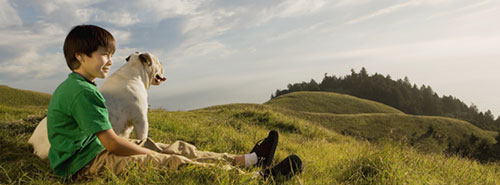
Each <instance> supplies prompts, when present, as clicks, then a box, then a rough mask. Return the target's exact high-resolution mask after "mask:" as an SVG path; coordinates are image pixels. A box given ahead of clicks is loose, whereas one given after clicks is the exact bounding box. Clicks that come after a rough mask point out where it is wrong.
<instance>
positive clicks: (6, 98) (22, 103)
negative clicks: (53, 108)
mask: <svg viewBox="0 0 500 185" xmlns="http://www.w3.org/2000/svg"><path fill="white" fill-rule="evenodd" d="M50 97H51V95H50V94H46V93H40V92H34V91H27V90H20V89H15V88H11V87H9V86H6V85H0V123H1V122H2V121H3V122H5V121H15V120H19V119H22V118H26V117H27V116H28V115H33V114H42V113H44V112H45V111H46V109H47V106H48V104H49V101H50Z"/></svg>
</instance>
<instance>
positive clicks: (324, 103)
mask: <svg viewBox="0 0 500 185" xmlns="http://www.w3.org/2000/svg"><path fill="white" fill-rule="evenodd" d="M265 105H270V106H273V107H280V108H285V109H289V110H294V111H305V112H317V113H333V114H359V113H403V112H401V111H399V110H397V109H395V108H392V107H390V106H387V105H384V104H382V103H378V102H374V101H370V100H365V99H361V98H356V97H354V96H350V95H346V94H338V93H327V92H294V93H290V94H286V95H283V96H279V97H277V98H274V99H272V100H270V101H268V102H266V103H265Z"/></svg>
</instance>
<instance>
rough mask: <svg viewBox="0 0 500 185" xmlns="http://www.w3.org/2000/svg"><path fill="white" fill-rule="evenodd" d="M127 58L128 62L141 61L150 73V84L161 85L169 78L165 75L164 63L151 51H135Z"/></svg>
mask: <svg viewBox="0 0 500 185" xmlns="http://www.w3.org/2000/svg"><path fill="white" fill-rule="evenodd" d="M125 60H126V61H127V62H129V61H132V62H140V63H141V64H142V65H143V66H144V68H145V69H146V71H147V73H148V75H149V79H150V84H153V85H160V83H161V82H164V81H165V80H167V78H166V77H165V76H164V75H163V64H162V63H161V62H160V61H159V60H158V58H157V57H156V56H154V55H152V54H151V53H148V52H146V53H139V52H135V53H133V54H131V55H130V56H128V57H127V58H126V59H125Z"/></svg>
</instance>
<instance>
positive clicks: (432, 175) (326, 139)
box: [0, 104, 500, 184]
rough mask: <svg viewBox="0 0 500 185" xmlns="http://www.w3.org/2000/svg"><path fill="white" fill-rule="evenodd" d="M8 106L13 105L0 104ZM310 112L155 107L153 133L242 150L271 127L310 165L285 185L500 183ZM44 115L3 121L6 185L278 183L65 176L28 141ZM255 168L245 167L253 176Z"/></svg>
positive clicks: (489, 170)
mask: <svg viewBox="0 0 500 185" xmlns="http://www.w3.org/2000/svg"><path fill="white" fill-rule="evenodd" d="M3 109H7V108H5V107H0V110H3ZM18 111H20V112H15V111H10V112H9V113H8V114H18V113H23V111H22V109H21V110H18ZM5 112H7V111H5ZM27 114H28V113H27ZM310 114H312V115H307V114H306V115H300V116H299V115H289V114H288V113H286V112H284V111H283V110H281V108H275V107H272V106H269V105H259V104H230V105H221V106H214V107H208V108H204V109H198V110H193V111H187V112H186V111H175V112H170V111H164V110H151V111H150V112H149V115H148V117H149V120H150V137H151V138H152V139H153V140H155V141H157V142H164V143H171V142H173V141H175V140H184V141H187V142H189V143H192V144H194V145H195V146H197V147H198V148H199V149H201V150H209V151H214V152H228V153H235V154H243V153H246V152H248V151H250V149H251V148H252V147H253V145H254V143H255V142H256V141H257V140H259V139H261V138H263V137H265V136H266V135H267V133H268V132H269V130H270V129H276V130H278V131H279V133H280V141H279V145H278V149H277V151H276V155H275V160H274V162H275V163H276V162H277V161H279V160H282V159H284V158H285V157H286V156H288V155H290V154H292V153H295V154H297V155H299V156H300V157H301V158H302V159H303V162H304V167H305V168H304V172H303V173H302V174H300V175H298V176H296V177H294V178H292V179H291V180H289V181H286V182H284V184H500V179H498V178H497V177H498V176H499V175H500V165H498V164H495V163H487V164H480V163H478V162H475V161H473V160H468V159H464V158H460V157H455V156H444V155H441V154H436V153H422V152H420V151H419V150H418V149H415V148H413V147H409V146H407V145H406V144H404V143H400V142H384V143H379V144H373V143H371V142H368V141H364V140H359V139H355V138H354V137H350V136H345V135H341V134H339V133H338V132H336V131H335V130H334V129H332V128H328V127H327V126H328V125H321V124H317V123H316V122H315V121H314V120H310V119H306V118H307V116H311V117H312V116H316V114H320V115H321V114H325V113H314V114H313V113H310ZM43 115H44V111H41V112H36V111H35V112H33V113H29V115H28V116H26V117H25V118H24V119H21V120H16V121H9V120H5V119H4V118H1V119H2V120H0V123H1V124H0V126H1V127H0V128H1V130H0V147H1V148H2V152H1V153H0V184H69V183H71V184H278V183H279V182H274V181H272V180H268V181H261V180H258V179H252V178H251V177H250V175H246V174H238V173H236V172H235V171H225V170H221V169H214V168H209V169H204V168H198V167H193V166H189V167H186V168H182V169H181V170H177V171H171V170H165V169H156V168H153V167H151V168H148V169H147V170H145V171H143V170H139V169H138V167H137V166H131V167H130V169H129V170H128V172H127V173H124V174H120V175H115V174H112V173H110V172H105V173H104V174H102V175H101V176H99V177H96V178H93V179H86V180H71V179H61V178H59V177H57V176H55V175H54V174H53V173H52V171H51V170H50V167H49V163H48V161H46V160H40V159H38V158H37V157H36V156H35V155H34V154H32V149H31V146H29V145H28V144H27V143H26V142H27V140H28V138H29V137H30V135H31V133H32V131H33V130H34V128H35V127H36V125H37V122H38V121H39V120H40V119H41V118H42V117H43ZM369 115H370V114H366V115H358V116H369ZM397 115H399V116H401V119H406V118H408V117H404V116H405V115H400V114H397ZM340 116H345V115H340ZM351 116H355V115H351ZM325 119H326V118H325ZM352 119H354V118H352ZM358 119H360V120H362V118H358ZM414 119H417V120H418V119H420V118H418V117H416V118H414ZM429 119H431V120H432V119H433V118H429ZM360 120H353V121H352V122H358V121H360ZM367 120H368V119H367ZM436 129H438V128H436ZM256 170H257V169H245V171H246V172H247V173H251V172H253V171H256Z"/></svg>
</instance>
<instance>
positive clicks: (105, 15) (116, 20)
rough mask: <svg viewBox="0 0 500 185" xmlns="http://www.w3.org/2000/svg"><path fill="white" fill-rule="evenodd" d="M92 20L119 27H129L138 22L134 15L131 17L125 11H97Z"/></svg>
mask: <svg viewBox="0 0 500 185" xmlns="http://www.w3.org/2000/svg"><path fill="white" fill-rule="evenodd" d="M94 20H95V21H103V22H108V23H111V24H114V25H116V26H121V27H124V26H130V25H133V24H135V23H138V22H139V18H138V17H137V16H136V15H132V14H130V13H129V12H127V11H125V10H118V11H115V12H108V11H104V10H98V11H97V12H96V13H95V16H94Z"/></svg>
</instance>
